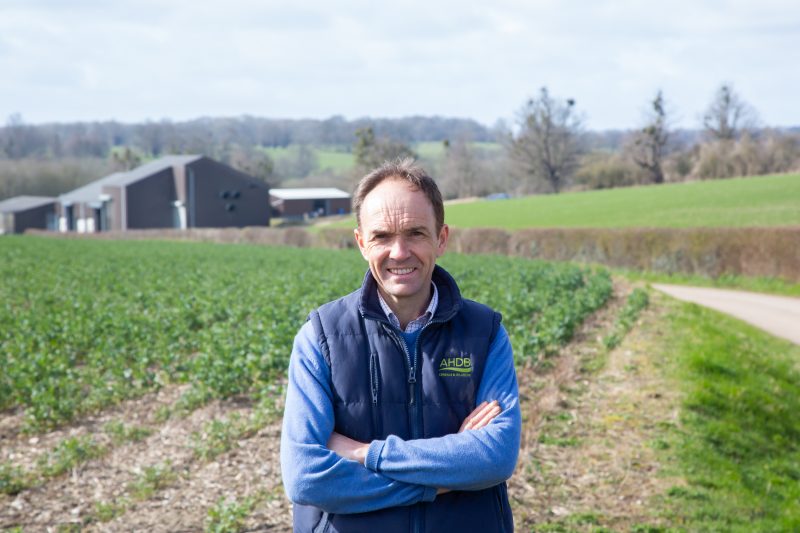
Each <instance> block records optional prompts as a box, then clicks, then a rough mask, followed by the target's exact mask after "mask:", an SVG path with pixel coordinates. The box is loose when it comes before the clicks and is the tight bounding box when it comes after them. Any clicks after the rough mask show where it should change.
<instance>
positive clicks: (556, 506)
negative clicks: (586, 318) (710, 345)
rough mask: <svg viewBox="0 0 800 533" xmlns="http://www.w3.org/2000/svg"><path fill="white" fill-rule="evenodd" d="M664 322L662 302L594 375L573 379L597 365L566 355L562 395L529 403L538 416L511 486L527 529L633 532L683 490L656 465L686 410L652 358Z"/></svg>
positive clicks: (582, 349)
mask: <svg viewBox="0 0 800 533" xmlns="http://www.w3.org/2000/svg"><path fill="white" fill-rule="evenodd" d="M662 315H663V313H662V312H661V311H660V310H659V306H658V298H657V297H656V298H654V299H653V303H652V304H651V307H650V309H649V310H647V311H645V312H644V313H643V314H642V316H641V317H640V319H639V323H638V325H637V327H635V328H634V329H633V330H632V331H631V332H630V333H629V334H628V336H627V337H626V338H625V340H624V341H623V342H622V344H621V345H620V346H618V347H617V348H616V349H614V350H612V351H611V352H609V353H608V354H607V361H606V364H605V366H604V368H603V369H602V370H600V371H599V372H598V373H597V374H594V375H582V373H580V372H576V369H578V368H579V367H580V365H581V364H584V363H585V362H586V361H587V359H586V357H587V356H589V357H591V356H592V354H591V351H592V350H593V348H592V347H591V345H590V344H587V343H578V344H577V345H575V346H570V347H568V350H567V351H568V353H567V354H565V356H564V357H565V358H564V359H563V360H562V362H561V364H563V365H564V366H565V369H564V370H563V371H561V372H556V373H555V374H554V379H557V381H558V383H557V386H556V387H549V388H548V389H546V390H545V391H544V394H543V395H542V396H541V397H540V399H539V401H538V402H536V403H535V404H529V409H531V410H532V411H533V412H534V413H537V414H538V415H539V417H538V419H537V420H536V421H535V423H534V424H533V427H532V428H529V429H528V432H529V435H528V438H527V439H526V446H525V447H524V448H523V449H522V450H521V455H520V464H519V467H518V470H517V473H516V474H515V477H514V478H513V479H512V482H511V485H512V487H514V489H516V490H514V491H512V494H513V497H514V504H515V517H516V520H517V524H518V526H520V528H521V529H525V530H529V529H536V528H537V526H538V527H541V526H542V525H544V524H551V525H552V524H559V525H560V526H562V527H563V529H561V530H562V531H590V530H592V529H594V528H596V527H598V526H605V527H609V528H613V529H614V530H627V529H628V528H630V527H632V526H634V525H637V524H657V523H659V519H658V516H657V512H656V511H654V506H653V505H652V504H653V502H654V499H655V498H657V497H659V496H660V495H663V494H664V493H665V491H666V490H667V489H668V488H669V487H671V486H673V485H675V484H676V483H679V482H680V481H679V480H676V479H670V478H669V477H668V476H667V475H666V473H665V472H664V469H663V468H662V465H661V464H660V463H659V460H658V457H657V449H658V448H661V447H664V446H668V444H667V443H666V442H664V441H663V440H660V437H659V436H660V435H661V434H662V431H663V428H664V427H665V425H670V424H674V423H676V422H677V416H678V405H679V399H678V398H677V395H676V393H675V392H673V389H672V387H670V384H669V383H668V382H667V381H666V380H665V378H663V377H661V375H662V373H661V372H660V371H659V370H658V362H657V361H656V360H654V359H653V358H652V357H651V354H652V349H653V346H654V345H656V344H657V343H658V342H659V335H660V333H659V327H658V325H659V321H660V318H661V316H662ZM581 361H583V362H584V363H581ZM534 437H535V438H534Z"/></svg>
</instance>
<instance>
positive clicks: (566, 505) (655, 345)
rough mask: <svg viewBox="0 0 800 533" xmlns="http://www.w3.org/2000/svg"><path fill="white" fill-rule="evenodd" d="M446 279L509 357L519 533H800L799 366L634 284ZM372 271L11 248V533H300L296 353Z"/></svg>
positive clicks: (169, 249) (473, 269)
mask: <svg viewBox="0 0 800 533" xmlns="http://www.w3.org/2000/svg"><path fill="white" fill-rule="evenodd" d="M440 263H441V264H442V265H443V266H444V267H445V268H447V269H448V270H449V271H450V272H452V273H453V274H454V276H455V277H456V279H458V281H459V285H460V287H461V289H462V292H463V293H464V296H466V297H468V298H472V299H476V300H478V301H481V302H484V303H486V304H488V305H490V306H492V307H494V308H495V309H497V310H498V311H500V312H501V313H502V314H503V324H504V325H505V327H506V329H507V330H508V332H509V335H510V337H511V342H512V345H513V347H514V353H515V357H516V360H517V361H516V362H517V364H518V376H519V381H520V387H521V388H520V400H521V404H522V407H523V419H524V438H523V445H522V447H521V449H520V464H519V468H518V469H517V472H516V473H515V474H514V478H512V481H511V483H510V485H509V491H510V493H511V494H512V500H513V502H514V504H513V507H514V513H515V516H516V518H517V520H518V522H517V523H518V526H519V528H520V529H519V530H525V531H600V530H604V531H605V530H609V531H611V530H613V531H663V532H667V531H673V530H674V531H681V530H683V529H681V527H684V529H686V528H688V529H686V530H695V529H697V530H708V531H719V530H741V531H747V530H748V529H747V527H748V524H750V523H751V522H752V521H756V522H755V523H757V524H759V527H762V529H758V530H776V531H777V530H781V527H785V528H787V529H785V530H793V529H792V528H794V529H796V526H797V524H798V521H797V517H798V510H797V503H796V502H797V486H796V480H797V473H798V469H797V464H798V463H797V458H798V455H797V454H798V449H800V445H799V444H798V435H799V433H798V426H797V420H796V419H795V418H796V417H795V418H793V417H792V415H791V413H794V412H796V411H797V407H798V406H797V393H798V390H800V389H798V386H799V385H798V383H800V382H798V375H797V368H796V365H795V364H794V362H793V361H796V359H797V357H796V356H797V349H795V348H788V345H787V344H786V343H784V342H777V341H774V340H770V339H769V338H768V337H767V336H766V335H764V334H762V333H758V332H755V331H754V330H753V329H752V328H747V327H742V325H741V324H739V323H737V322H736V321H734V320H732V319H724V320H723V319H721V318H720V317H718V316H716V315H715V314H713V313H709V312H700V311H698V310H697V308H696V307H691V306H686V305H683V304H680V305H678V304H669V305H666V304H664V297H661V296H659V297H656V298H655V301H656V305H655V307H656V308H655V309H653V308H652V306H651V301H652V300H650V295H652V294H653V293H652V292H648V291H647V290H646V289H645V288H641V287H639V288H633V287H630V286H628V285H629V283H630V282H626V281H622V282H621V285H620V284H619V283H615V288H614V291H613V292H614V296H613V297H612V283H611V278H610V276H609V273H608V271H607V270H605V269H602V268H589V267H579V266H576V265H571V264H565V263H545V262H538V261H530V260H525V259H519V258H508V257H500V256H491V255H482V256H464V255H458V254H448V255H446V256H444V257H443V258H442V260H441V262H440ZM365 270H366V263H365V262H364V261H363V259H362V258H361V256H360V255H359V254H358V253H357V252H355V251H353V250H321V249H296V248H288V247H266V246H251V245H220V244H209V243H187V242H184V243H174V242H163V241H162V242H147V241H98V240H88V239H87V240H61V239H47V238H40V237H29V236H24V237H13V236H9V237H4V238H2V239H0V280H2V281H0V368H2V372H0V529H4V530H9V531H27V530H37V531H38V530H46V529H48V528H50V529H52V530H58V531H80V530H83V529H84V528H88V530H103V529H108V530H119V531H133V530H153V529H154V528H156V529H158V527H160V526H161V525H163V524H170V526H168V529H169V528H171V529H172V530H174V529H183V530H192V531H195V530H203V529H204V530H205V531H226V532H228V531H230V532H233V531H242V530H248V529H252V530H255V529H257V528H258V527H259V525H261V526H264V524H267V526H264V527H268V528H274V529H275V530H287V529H290V528H291V526H290V525H289V524H290V520H291V518H290V516H291V511H290V508H289V505H288V503H287V502H286V500H285V497H284V495H283V493H282V489H281V482H280V472H279V470H278V468H277V464H276V458H277V455H278V443H279V440H280V425H279V424H280V413H281V406H282V403H281V402H282V397H283V384H284V382H285V370H286V367H287V365H288V358H289V354H290V351H291V345H292V340H293V337H294V335H295V333H296V331H297V329H298V328H299V327H300V326H301V324H302V323H303V322H304V320H305V317H306V315H307V313H308V312H309V311H310V310H311V309H313V308H314V307H316V306H317V305H319V304H320V303H322V302H325V301H328V300H330V299H333V298H335V297H337V296H340V295H343V294H346V293H347V292H349V291H351V290H353V289H355V288H356V287H357V286H358V285H359V284H360V282H361V280H362V277H363V275H364V272H365ZM665 309H666V311H665ZM590 315H591V319H590V320H586V319H587V317H589V316H590ZM579 327H580V334H579V335H576V331H578V328H579ZM640 329H642V330H644V332H645V333H641V332H638V333H637V330H640ZM629 334H630V335H629ZM642 335H644V336H642ZM631 336H632V337H633V339H631ZM568 341H569V342H568ZM631 354H634V355H631ZM631 357H633V359H631ZM606 365H607V366H608V368H609V371H610V373H608V372H605V371H604V368H605V367H606ZM753 368H758V369H759V371H758V372H755V373H754V372H752V369H753ZM604 372H605V373H604ZM643 388H644V390H643ZM678 390H680V391H682V392H681V393H680V394H677V395H676V394H673V392H674V391H678ZM609 395H612V396H609ZM618 395H621V396H618ZM642 402H644V403H642ZM647 402H649V403H647ZM651 408H652V410H651ZM639 419H641V422H637V420H639ZM611 429H613V433H608V432H607V430H611ZM648 450H651V451H652V450H658V451H659V454H660V455H659V457H661V459H659V461H660V462H661V464H662V465H663V468H665V469H666V470H661V471H659V469H660V468H661V467H658V465H657V464H654V463H653V462H652V461H654V459H653V453H651V452H650V451H648ZM765 450H766V452H765ZM765 453H766V455H765ZM626 454H627V455H626ZM587 461H588V462H587ZM620 466H623V467H624V475H620V470H619V467H620ZM582 469H583V470H582ZM659 472H661V473H659ZM662 474H665V475H667V476H668V478H663V477H662ZM561 475H563V476H566V477H567V478H568V479H567V480H566V481H567V482H563V481H562V478H561V477H559V476H561ZM586 479H591V480H594V481H592V485H580V483H581V482H582V481H581V480H586ZM659 479H661V481H659ZM626 480H627V481H626ZM573 482H575V484H574V486H573V485H572V483H573ZM604 484H608V486H609V487H610V489H609V490H610V494H611V496H608V494H609V492H608V490H606V489H603V486H604ZM654 485H657V486H661V487H662V488H661V489H660V492H653V488H652V486H654ZM522 486H525V487H527V488H525V489H521V488H520V487H522ZM531 487H532V488H533V489H534V490H530V488H531ZM625 487H628V488H627V489H626V488H625ZM631 487H632V488H631ZM618 489H619V490H621V491H622V492H621V493H622V494H625V491H633V493H634V494H635V497H634V498H633V499H632V500H631V501H630V502H629V504H625V503H624V502H623V499H622V498H620V497H619V494H620V493H618ZM571 490H573V491H578V493H571V492H570V491H571ZM642 491H644V493H642ZM648 491H649V492H648ZM578 496H583V497H584V498H583V500H582V501H583V503H580V502H577V497H578ZM637 499H640V500H641V501H638V502H636V501H635V500H637ZM586 501H590V502H591V503H590V505H589V506H586ZM575 502H577V503H575ZM573 503H574V507H572V505H573ZM625 505H627V507H625ZM620 506H623V507H620ZM554 508H557V509H559V514H553V513H551V512H550V510H551V509H554ZM565 513H566V514H565ZM143 524H145V525H143ZM156 524H157V525H158V526H156ZM179 525H180V526H181V527H178V526H179ZM584 526H585V527H584ZM590 526H591V527H590ZM601 526H602V527H601ZM670 526H676V527H677V529H671V527H670ZM695 526H697V527H695ZM165 527H167V526H165ZM262 528H263V527H262ZM598 528H599V529H598ZM763 528H766V529H763Z"/></svg>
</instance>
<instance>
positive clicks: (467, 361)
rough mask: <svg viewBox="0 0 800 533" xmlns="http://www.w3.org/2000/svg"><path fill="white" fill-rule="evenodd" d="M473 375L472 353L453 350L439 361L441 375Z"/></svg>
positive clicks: (458, 376) (466, 376)
mask: <svg viewBox="0 0 800 533" xmlns="http://www.w3.org/2000/svg"><path fill="white" fill-rule="evenodd" d="M470 376H472V354H469V353H467V352H456V351H455V350H453V351H451V352H450V354H449V355H447V356H445V357H443V358H442V361H441V362H440V363H439V377H443V378H454V377H455V378H468V377H470Z"/></svg>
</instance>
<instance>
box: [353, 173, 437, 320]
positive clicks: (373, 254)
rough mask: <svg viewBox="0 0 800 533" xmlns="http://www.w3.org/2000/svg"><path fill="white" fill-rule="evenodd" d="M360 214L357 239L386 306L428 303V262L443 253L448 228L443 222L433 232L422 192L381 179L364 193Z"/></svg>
mask: <svg viewBox="0 0 800 533" xmlns="http://www.w3.org/2000/svg"><path fill="white" fill-rule="evenodd" d="M360 218H361V227H360V228H358V229H356V230H355V236H356V242H357V243H358V247H359V248H360V250H361V255H363V256H364V259H366V260H367V262H368V263H369V268H370V270H371V271H372V275H373V276H374V277H375V280H376V281H377V282H378V287H379V290H380V291H381V295H382V296H383V298H384V299H385V300H386V301H387V303H389V304H390V305H391V304H392V303H395V304H400V305H405V304H408V305H411V306H422V305H424V304H425V303H427V301H428V296H429V295H430V285H431V275H432V274H433V267H434V266H435V264H436V258H437V257H439V256H440V255H442V254H443V253H444V250H445V247H446V246H447V237H448V231H449V230H448V228H447V225H444V226H443V227H442V229H441V230H440V231H439V232H438V233H437V231H436V217H435V215H434V213H433V206H432V205H431V203H430V201H429V200H428V198H427V196H425V193H423V192H422V191H419V190H414V189H412V188H411V185H409V184H408V183H407V182H405V181H401V180H399V179H395V178H389V179H386V180H384V181H382V182H381V183H380V184H378V186H377V187H375V188H374V189H372V190H371V191H370V192H369V194H367V196H366V197H365V198H364V203H363V204H362V205H361V213H360ZM420 310H421V309H420Z"/></svg>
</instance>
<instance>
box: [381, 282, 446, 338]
mask: <svg viewBox="0 0 800 533" xmlns="http://www.w3.org/2000/svg"><path fill="white" fill-rule="evenodd" d="M431 288H433V295H432V296H431V303H429V304H428V308H427V309H425V312H424V313H422V314H421V315H420V316H418V317H417V318H415V319H414V320H412V321H411V322H409V323H408V325H407V326H406V329H405V330H403V329H402V328H401V327H400V320H398V318H397V315H395V314H394V311H392V310H391V308H390V307H389V304H387V303H386V302H385V301H384V300H383V296H381V292H380V291H378V301H379V302H380V303H381V309H383V312H384V313H385V314H386V318H388V319H389V322H390V323H391V324H392V325H393V326H394V327H396V328H397V329H399V330H401V331H403V333H414V332H416V331H417V330H420V329H422V327H423V326H424V325H425V324H427V323H428V321H430V319H431V318H432V317H433V314H434V313H435V312H436V307H437V306H438V305H439V291H438V290H437V289H436V284H435V283H434V282H432V281H431Z"/></svg>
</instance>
